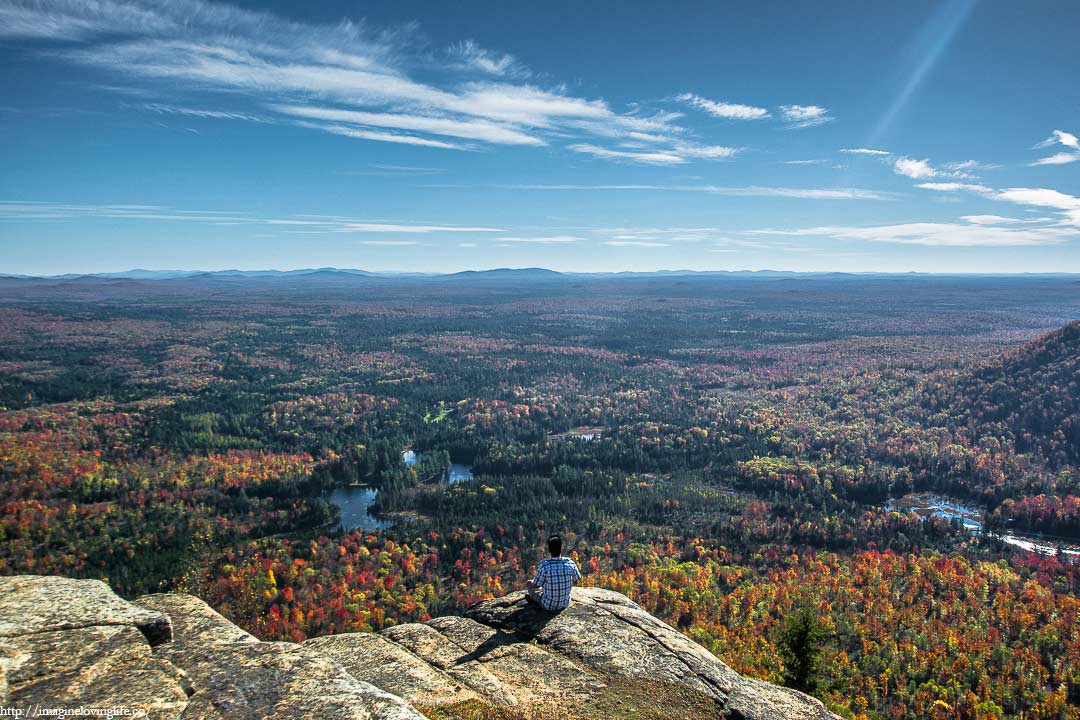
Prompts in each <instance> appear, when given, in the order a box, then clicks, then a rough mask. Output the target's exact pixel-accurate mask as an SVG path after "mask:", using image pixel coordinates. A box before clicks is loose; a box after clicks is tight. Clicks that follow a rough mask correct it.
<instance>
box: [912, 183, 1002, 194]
mask: <svg viewBox="0 0 1080 720" xmlns="http://www.w3.org/2000/svg"><path fill="white" fill-rule="evenodd" d="M915 187H917V188H922V189H923V190H937V191H938V192H950V193H951V192H973V193H989V192H993V188H990V187H987V186H986V185H979V184H977V183H959V182H929V183H919V184H917V185H916V186H915Z"/></svg>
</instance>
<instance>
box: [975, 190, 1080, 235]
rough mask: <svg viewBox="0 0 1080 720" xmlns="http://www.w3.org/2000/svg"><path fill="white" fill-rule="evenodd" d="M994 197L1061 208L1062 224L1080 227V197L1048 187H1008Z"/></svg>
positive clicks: (1024, 203) (1021, 203) (1025, 203)
mask: <svg viewBox="0 0 1080 720" xmlns="http://www.w3.org/2000/svg"><path fill="white" fill-rule="evenodd" d="M994 197H995V199H997V200H1003V201H1005V202H1012V203H1018V204H1020V205H1031V206H1034V207H1044V208H1052V209H1054V210H1059V211H1061V213H1062V215H1063V216H1064V217H1063V219H1062V221H1061V224H1062V225H1072V226H1074V227H1077V228H1080V197H1075V196H1073V195H1068V194H1066V193H1063V192H1059V191H1057V190H1050V189H1047V188H1008V189H1006V190H1001V191H999V192H998V193H996V194H995V195H994Z"/></svg>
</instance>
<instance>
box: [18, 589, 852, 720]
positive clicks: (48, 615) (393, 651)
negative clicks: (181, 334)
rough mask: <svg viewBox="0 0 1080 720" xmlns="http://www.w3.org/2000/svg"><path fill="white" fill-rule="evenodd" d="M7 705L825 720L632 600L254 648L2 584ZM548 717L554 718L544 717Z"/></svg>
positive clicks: (207, 619)
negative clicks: (746, 674)
mask: <svg viewBox="0 0 1080 720" xmlns="http://www.w3.org/2000/svg"><path fill="white" fill-rule="evenodd" d="M0 672H2V674H0V702H2V703H3V704H4V705H12V706H17V707H27V706H33V705H36V706H38V707H49V708H53V707H67V708H77V707H127V708H141V709H145V710H146V711H147V712H148V717H151V718H154V719H155V720H156V719H157V718H221V719H222V720H224V719H226V718H228V719H233V718H236V719H238V720H239V719H244V720H247V719H248V718H252V719H254V718H282V719H286V718H298V717H303V718H307V719H308V720H320V719H322V718H341V719H346V718H347V719H350V720H366V719H367V718H378V719H380V720H420V719H421V718H423V717H425V715H424V714H422V713H421V712H420V710H424V711H426V713H427V714H428V715H429V716H436V717H456V715H455V714H454V713H455V712H457V711H459V710H461V711H463V712H466V711H470V712H471V711H475V710H477V709H484V708H487V710H486V712H488V713H491V714H487V715H485V717H499V716H500V715H498V714H497V713H499V712H500V709H502V710H504V711H505V710H508V709H511V708H512V709H514V710H515V711H520V712H515V714H514V717H532V716H533V713H537V714H538V716H540V717H548V716H555V717H577V718H598V719H599V718H620V717H621V718H655V719H657V720H659V719H660V718H705V717H712V718H739V719H741V720H781V719H784V720H828V719H829V718H834V717H836V716H834V715H832V714H831V713H829V712H827V711H826V710H825V709H824V707H823V706H822V705H821V704H820V703H819V702H817V701H816V700H814V699H812V698H809V697H807V696H805V695H802V694H801V693H797V692H795V691H793V690H788V689H786V688H779V687H776V686H773V685H769V684H768V683H764V682H761V681H759V680H751V679H748V678H744V677H742V676H741V675H739V674H738V673H736V672H734V671H733V670H731V669H730V668H729V667H728V666H727V665H725V664H724V663H723V662H721V661H720V660H718V659H717V658H716V657H715V656H713V655H712V654H711V653H709V652H708V651H706V650H705V649H704V648H702V647H700V646H698V645H696V644H695V643H693V642H692V641H690V640H689V639H687V638H686V637H685V636H683V635H681V634H680V633H678V632H677V631H676V630H674V629H673V628H672V627H670V626H668V625H666V624H664V623H662V622H660V621H659V620H657V619H655V618H654V617H652V616H651V615H649V614H648V613H646V612H645V611H643V610H642V609H641V608H640V607H638V606H637V605H636V604H634V603H632V602H630V601H629V600H628V599H627V598H626V597H625V596H623V595H620V594H618V593H615V592H611V591H608V590H600V589H596V588H588V589H577V590H575V591H574V602H573V603H572V605H571V606H570V607H569V608H568V609H566V610H565V611H563V612H562V613H559V614H558V615H550V614H547V613H540V612H538V611H536V610H535V609H533V608H531V607H530V606H528V605H527V604H526V603H525V602H524V600H523V597H522V595H521V594H520V593H517V594H513V595H510V596H507V597H505V598H501V599H498V600H490V601H486V602H482V603H479V604H477V605H475V606H473V607H472V608H470V609H469V611H468V612H467V613H466V615H465V617H442V618H436V619H434V620H431V621H428V622H426V623H406V624H403V625H397V626H394V627H391V628H388V629H386V630H385V631H383V632H382V633H379V634H375V633H346V634H342V635H333V636H326V637H320V638H314V639H311V640H308V641H307V642H305V643H303V644H296V643H287V642H259V641H258V640H256V639H255V638H254V637H253V636H251V635H249V634H248V633H246V632H244V631H243V630H241V629H240V628H238V627H236V626H235V625H233V624H232V623H230V622H229V621H228V620H226V619H225V618H224V617H222V616H221V615H219V614H218V613H216V612H214V610H212V609H211V608H210V607H209V606H208V605H206V604H205V603H203V602H202V601H201V600H199V599H198V598H196V597H194V596H191V595H183V594H158V595H147V596H143V597H141V598H139V599H137V600H136V601H135V602H133V603H132V602H127V601H125V600H122V599H121V598H120V597H118V596H116V595H114V594H113V592H112V591H111V590H110V589H109V587H108V586H107V585H105V584H104V583H102V582H101V581H97V580H71V579H67V578H62V577H56V576H26V575H24V576H14V577H4V578H0ZM549 714H550V715H549Z"/></svg>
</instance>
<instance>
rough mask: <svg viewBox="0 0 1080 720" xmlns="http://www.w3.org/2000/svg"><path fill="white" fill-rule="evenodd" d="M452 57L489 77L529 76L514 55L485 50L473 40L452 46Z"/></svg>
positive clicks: (462, 64) (464, 65)
mask: <svg viewBox="0 0 1080 720" xmlns="http://www.w3.org/2000/svg"><path fill="white" fill-rule="evenodd" d="M450 57H451V58H454V59H456V60H457V61H458V63H459V64H460V65H461V66H463V67H466V68H468V69H471V70H476V71H478V72H481V73H485V74H487V75H520V76H527V75H528V74H529V72H528V70H526V69H525V68H523V67H521V66H520V65H519V64H518V62H517V60H516V59H515V58H514V56H513V55H508V54H503V53H495V52H492V51H490V50H485V49H484V48H482V47H480V46H479V45H477V44H476V42H475V41H473V40H465V41H463V42H460V43H457V44H455V45H451V46H450Z"/></svg>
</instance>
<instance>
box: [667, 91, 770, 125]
mask: <svg viewBox="0 0 1080 720" xmlns="http://www.w3.org/2000/svg"><path fill="white" fill-rule="evenodd" d="M675 99H676V100H677V101H679V102H681V103H685V104H687V105H689V106H690V107H693V108H697V109H698V110H702V111H704V112H706V113H708V114H709V115H712V116H713V117H718V118H724V119H726V120H764V119H765V118H768V117H771V116H770V114H769V111H768V110H766V109H765V108H762V107H754V106H753V105H742V104H739V103H729V102H722V101H718V100H709V99H708V98H704V97H701V96H700V95H695V94H694V93H683V94H682V95H678V96H676V98H675Z"/></svg>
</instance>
